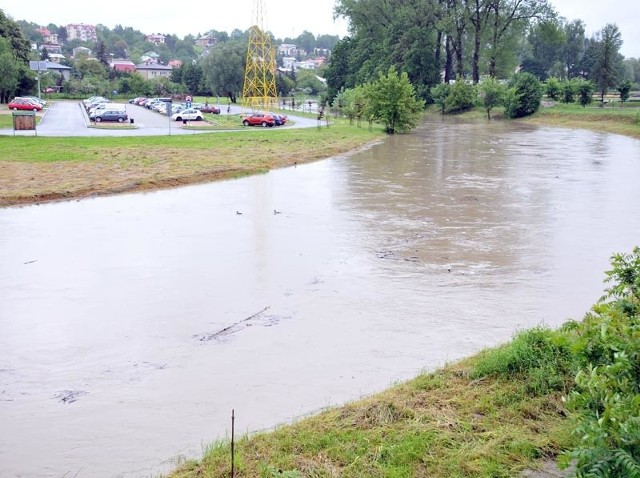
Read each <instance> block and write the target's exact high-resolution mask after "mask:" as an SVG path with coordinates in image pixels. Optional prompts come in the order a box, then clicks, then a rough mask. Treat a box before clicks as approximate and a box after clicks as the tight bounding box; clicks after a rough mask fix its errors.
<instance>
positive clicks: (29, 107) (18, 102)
mask: <svg viewBox="0 0 640 478" xmlns="http://www.w3.org/2000/svg"><path fill="white" fill-rule="evenodd" d="M9 109H10V110H25V111H41V110H42V105H41V104H39V103H36V102H35V101H33V100H30V99H28V98H14V99H13V101H12V102H11V103H9Z"/></svg>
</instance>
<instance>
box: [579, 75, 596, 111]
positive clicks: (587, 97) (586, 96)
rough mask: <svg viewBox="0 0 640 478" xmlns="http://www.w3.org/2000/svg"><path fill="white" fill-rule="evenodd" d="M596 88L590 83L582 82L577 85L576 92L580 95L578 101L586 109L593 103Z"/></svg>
mask: <svg viewBox="0 0 640 478" xmlns="http://www.w3.org/2000/svg"><path fill="white" fill-rule="evenodd" d="M594 90H595V86H594V85H593V83H591V82H590V81H586V80H580V81H578V82H577V83H576V91H577V93H578V101H579V102H580V105H582V107H586V106H587V105H589V104H591V101H593V91H594Z"/></svg>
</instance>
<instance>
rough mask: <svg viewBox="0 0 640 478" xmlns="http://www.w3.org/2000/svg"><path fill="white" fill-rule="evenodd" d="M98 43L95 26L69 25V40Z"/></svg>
mask: <svg viewBox="0 0 640 478" xmlns="http://www.w3.org/2000/svg"><path fill="white" fill-rule="evenodd" d="M76 39H77V40H81V41H98V34H97V33H96V27H95V25H85V24H84V23H70V24H69V25H67V40H68V41H71V40H76Z"/></svg>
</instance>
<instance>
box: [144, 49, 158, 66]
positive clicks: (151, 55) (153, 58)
mask: <svg viewBox="0 0 640 478" xmlns="http://www.w3.org/2000/svg"><path fill="white" fill-rule="evenodd" d="M140 61H141V62H142V63H147V64H154V65H155V64H157V63H158V62H159V61H160V55H158V54H157V53H156V52H155V51H148V52H146V53H143V54H142V56H141V57H140Z"/></svg>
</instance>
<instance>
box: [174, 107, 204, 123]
mask: <svg viewBox="0 0 640 478" xmlns="http://www.w3.org/2000/svg"><path fill="white" fill-rule="evenodd" d="M202 116H203V115H202V111H200V110H196V109H193V108H188V109H186V110H182V111H180V112H179V113H175V114H173V115H171V119H172V120H173V121H201V120H202Z"/></svg>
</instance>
